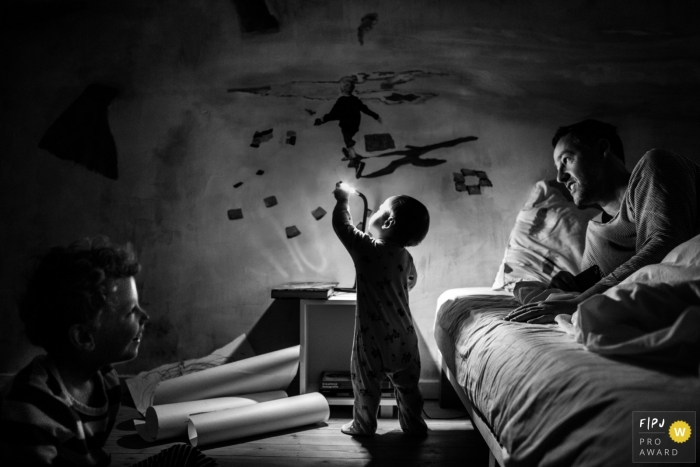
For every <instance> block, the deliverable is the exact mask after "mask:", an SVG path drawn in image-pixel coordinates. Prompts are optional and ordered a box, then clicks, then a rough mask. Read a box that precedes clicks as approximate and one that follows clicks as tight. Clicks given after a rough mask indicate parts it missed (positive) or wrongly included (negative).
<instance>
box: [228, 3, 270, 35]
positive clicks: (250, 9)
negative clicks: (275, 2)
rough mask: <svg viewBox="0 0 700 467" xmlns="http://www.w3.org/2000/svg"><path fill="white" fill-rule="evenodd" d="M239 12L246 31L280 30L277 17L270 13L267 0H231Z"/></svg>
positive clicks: (265, 31) (267, 31) (239, 17)
mask: <svg viewBox="0 0 700 467" xmlns="http://www.w3.org/2000/svg"><path fill="white" fill-rule="evenodd" d="M231 1H232V3H233V5H234V6H235V7H236V11H237V12H238V19H239V21H240V24H241V30H242V31H243V32H244V33H249V34H250V33H258V34H259V33H274V32H278V31H279V30H280V24H279V22H278V21H277V18H275V17H274V16H272V15H271V14H270V11H269V10H268V9H267V4H266V3H265V0H231Z"/></svg>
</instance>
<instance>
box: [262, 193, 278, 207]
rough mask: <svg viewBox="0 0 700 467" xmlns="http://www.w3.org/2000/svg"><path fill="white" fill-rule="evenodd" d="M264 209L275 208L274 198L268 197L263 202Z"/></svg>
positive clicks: (275, 200)
mask: <svg viewBox="0 0 700 467" xmlns="http://www.w3.org/2000/svg"><path fill="white" fill-rule="evenodd" d="M263 202H264V203H265V207H266V208H271V207H272V206H277V198H275V197H274V196H268V197H267V198H265V199H264V200H263Z"/></svg>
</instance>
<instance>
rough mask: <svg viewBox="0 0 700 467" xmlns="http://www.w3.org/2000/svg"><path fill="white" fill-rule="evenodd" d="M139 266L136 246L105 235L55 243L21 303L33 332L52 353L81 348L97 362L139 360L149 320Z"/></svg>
mask: <svg viewBox="0 0 700 467" xmlns="http://www.w3.org/2000/svg"><path fill="white" fill-rule="evenodd" d="M139 269H140V265H139V263H138V262H137V260H136V257H135V255H134V253H133V251H132V249H131V246H130V245H127V246H125V247H122V246H118V245H114V244H112V243H111V242H110V241H109V240H108V239H107V238H104V237H98V238H95V239H85V240H81V241H78V242H75V243H73V244H72V245H70V246H69V247H68V248H62V247H57V248H52V249H51V250H50V251H49V253H48V254H46V255H45V256H44V257H43V258H42V259H41V261H40V264H39V266H38V268H37V269H36V271H35V272H34V275H33V276H32V277H31V279H30V281H29V284H28V286H27V294H26V296H25V298H24V300H23V302H22V305H21V308H20V316H21V318H22V321H23V322H24V324H25V329H26V333H27V337H28V338H29V340H30V341H31V342H32V343H33V344H35V345H38V346H40V347H43V348H44V349H45V350H46V351H47V352H48V353H49V354H61V355H67V354H75V353H76V352H78V353H80V354H81V355H82V356H84V357H86V358H87V359H88V360H89V361H91V362H94V363H96V364H102V365H106V364H108V363H116V362H120V361H126V360H131V359H133V358H134V357H136V355H137V354H138V347H139V344H140V340H141V335H142V333H143V327H144V324H145V323H146V321H147V320H148V315H147V314H146V312H145V311H144V310H142V309H141V307H140V305H139V303H138V293H137V291H136V285H135V282H134V276H135V275H136V273H138V271H139Z"/></svg>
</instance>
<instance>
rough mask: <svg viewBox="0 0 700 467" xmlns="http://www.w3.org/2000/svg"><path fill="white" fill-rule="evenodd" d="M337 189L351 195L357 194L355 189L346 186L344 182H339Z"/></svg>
mask: <svg viewBox="0 0 700 467" xmlns="http://www.w3.org/2000/svg"><path fill="white" fill-rule="evenodd" d="M338 188H340V189H341V190H343V191H346V192H348V193H350V194H351V195H353V194H355V193H357V190H356V189H354V188H353V187H351V186H350V185H348V184H347V183H345V182H340V185H338Z"/></svg>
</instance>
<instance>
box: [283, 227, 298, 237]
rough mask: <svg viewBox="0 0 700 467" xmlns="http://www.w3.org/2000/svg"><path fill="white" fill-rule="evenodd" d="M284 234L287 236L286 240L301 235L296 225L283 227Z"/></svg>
mask: <svg viewBox="0 0 700 467" xmlns="http://www.w3.org/2000/svg"><path fill="white" fill-rule="evenodd" d="M284 232H285V233H286V234H287V238H294V237H298V236H299V235H301V232H299V229H297V226H296V225H291V226H289V227H285V229H284Z"/></svg>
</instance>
